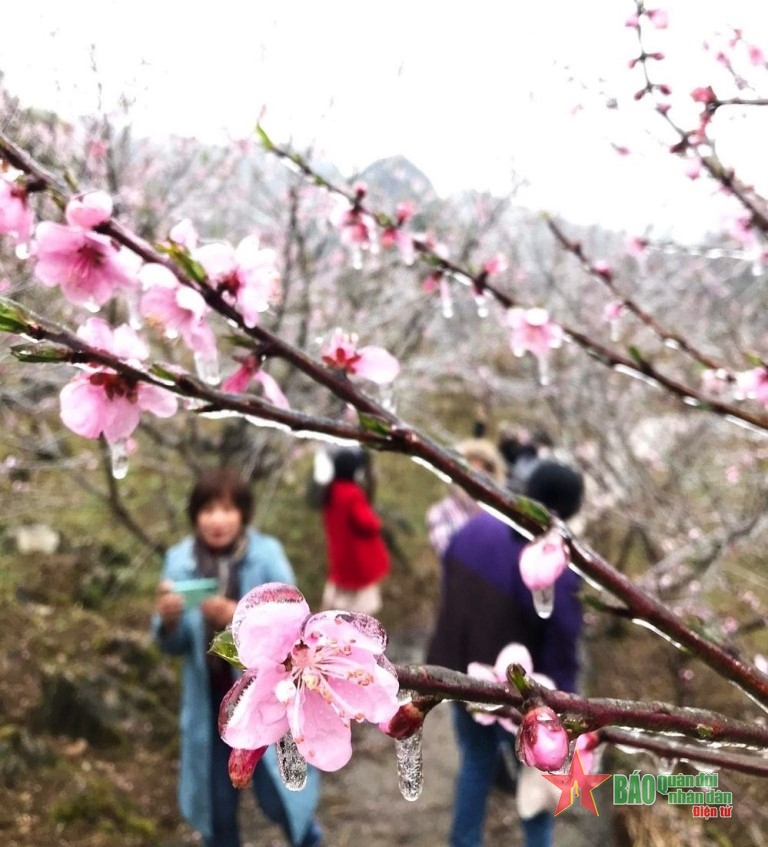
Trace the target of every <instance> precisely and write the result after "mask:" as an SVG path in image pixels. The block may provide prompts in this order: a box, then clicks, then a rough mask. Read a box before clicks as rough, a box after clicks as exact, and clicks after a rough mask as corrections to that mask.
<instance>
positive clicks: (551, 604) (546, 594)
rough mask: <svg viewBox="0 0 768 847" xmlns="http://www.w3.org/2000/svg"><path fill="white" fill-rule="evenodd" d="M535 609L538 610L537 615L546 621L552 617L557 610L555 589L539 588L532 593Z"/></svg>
mask: <svg viewBox="0 0 768 847" xmlns="http://www.w3.org/2000/svg"><path fill="white" fill-rule="evenodd" d="M531 594H532V595H533V608H534V609H536V614H537V615H538V616H539V617H540V618H544V619H545V620H546V619H547V618H548V617H550V616H551V615H552V611H553V609H554V608H555V588H554V586H553V585H550V586H549V587H548V588H537V589H536V590H535V591H532V592H531Z"/></svg>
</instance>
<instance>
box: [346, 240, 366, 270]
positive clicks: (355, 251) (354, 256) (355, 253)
mask: <svg viewBox="0 0 768 847" xmlns="http://www.w3.org/2000/svg"><path fill="white" fill-rule="evenodd" d="M349 261H350V263H351V265H352V267H353V268H354V269H355V270H356V271H361V270H362V269H363V251H362V250H361V249H360V248H359V247H358V246H357V245H353V246H352V247H350V248H349Z"/></svg>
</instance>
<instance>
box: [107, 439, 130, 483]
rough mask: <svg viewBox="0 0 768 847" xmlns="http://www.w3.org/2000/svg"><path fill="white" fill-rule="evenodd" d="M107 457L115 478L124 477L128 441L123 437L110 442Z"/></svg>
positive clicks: (126, 466) (126, 467)
mask: <svg viewBox="0 0 768 847" xmlns="http://www.w3.org/2000/svg"><path fill="white" fill-rule="evenodd" d="M109 459H110V463H111V468H112V476H113V477H114V478H115V479H125V475H126V474H127V473H128V442H127V441H126V439H125V438H119V439H118V440H117V441H112V442H110V445H109Z"/></svg>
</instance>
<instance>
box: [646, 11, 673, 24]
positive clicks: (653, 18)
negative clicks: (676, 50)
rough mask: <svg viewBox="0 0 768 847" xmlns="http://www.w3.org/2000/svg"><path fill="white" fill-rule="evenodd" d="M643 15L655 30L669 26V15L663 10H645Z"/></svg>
mask: <svg viewBox="0 0 768 847" xmlns="http://www.w3.org/2000/svg"><path fill="white" fill-rule="evenodd" d="M645 14H646V15H647V16H648V20H649V21H650V22H651V23H652V24H653V25H654V26H655V27H656V29H666V28H667V27H668V26H669V15H668V14H667V12H666V11H665V10H664V9H647V10H646V12H645Z"/></svg>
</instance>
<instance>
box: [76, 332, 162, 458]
mask: <svg viewBox="0 0 768 847" xmlns="http://www.w3.org/2000/svg"><path fill="white" fill-rule="evenodd" d="M78 336H79V337H80V338H82V339H83V341H85V342H86V344H88V345H89V346H91V347H94V348H96V349H100V350H104V351H105V352H107V353H112V354H113V355H114V356H116V357H117V358H119V359H121V360H123V361H126V362H127V363H129V364H134V365H138V364H139V363H140V361H141V360H142V359H145V358H146V357H147V355H148V351H147V347H146V345H145V344H144V342H143V341H141V339H140V338H139V337H138V336H137V335H136V332H135V331H134V330H133V329H132V328H131V327H129V326H128V325H127V324H123V325H122V326H119V327H117V328H116V329H114V330H113V329H112V327H110V326H109V324H107V322H106V321H103V320H101V319H100V318H89V319H88V320H87V321H86V323H85V324H83V326H82V327H80V329H79V330H78ZM60 402H61V419H62V421H63V422H64V424H65V426H67V427H68V428H69V429H71V430H72V431H73V432H76V433H77V434H78V435H81V436H83V437H84V438H98V437H99V435H101V434H102V433H103V434H104V437H105V438H106V440H107V441H109V442H110V443H114V442H116V441H121V440H124V439H127V438H128V437H129V436H130V435H131V433H132V432H133V431H134V430H135V429H136V427H137V426H138V424H139V419H140V417H141V413H142V412H143V411H148V412H152V413H153V414H154V415H157V416H158V417H161V418H167V417H170V416H171V415H173V414H174V412H175V411H176V407H177V402H176V397H175V396H174V395H173V394H171V393H170V392H169V391H166V390H165V389H163V388H160V387H158V386H155V385H149V384H147V383H144V382H140V381H139V380H136V379H133V378H131V377H129V376H124V375H122V374H119V373H117V372H116V371H114V370H112V369H111V368H107V367H104V366H102V365H93V366H89V367H88V368H87V370H86V372H85V373H82V374H78V375H77V376H76V377H74V379H72V380H71V381H70V382H69V383H68V384H67V385H65V386H64V388H63V389H62V390H61V394H60Z"/></svg>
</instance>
